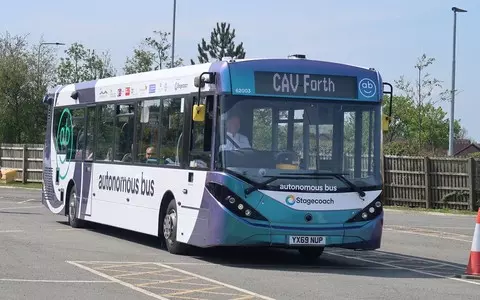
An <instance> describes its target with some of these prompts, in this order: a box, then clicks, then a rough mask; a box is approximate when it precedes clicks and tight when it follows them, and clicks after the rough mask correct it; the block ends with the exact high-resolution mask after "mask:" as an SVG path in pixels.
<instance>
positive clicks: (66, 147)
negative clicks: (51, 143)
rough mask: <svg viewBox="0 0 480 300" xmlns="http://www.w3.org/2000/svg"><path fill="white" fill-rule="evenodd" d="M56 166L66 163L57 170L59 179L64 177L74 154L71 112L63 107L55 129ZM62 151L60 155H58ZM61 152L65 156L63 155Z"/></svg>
mask: <svg viewBox="0 0 480 300" xmlns="http://www.w3.org/2000/svg"><path fill="white" fill-rule="evenodd" d="M55 142H56V144H57V149H58V150H57V168H58V164H59V163H60V165H62V166H64V165H65V164H67V166H66V168H65V167H64V168H62V170H59V177H60V179H62V180H63V179H65V178H66V177H67V174H68V170H69V169H70V161H71V160H72V157H73V156H74V153H73V151H74V149H73V123H72V114H71V112H70V110H69V109H68V108H65V109H64V110H63V112H62V114H61V116H60V120H59V121H58V129H57V138H56V141H55ZM60 153H62V155H60ZM63 154H64V155H65V156H63Z"/></svg>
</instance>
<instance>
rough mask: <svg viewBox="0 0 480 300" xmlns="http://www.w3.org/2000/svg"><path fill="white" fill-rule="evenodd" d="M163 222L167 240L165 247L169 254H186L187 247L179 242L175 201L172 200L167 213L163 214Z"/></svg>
mask: <svg viewBox="0 0 480 300" xmlns="http://www.w3.org/2000/svg"><path fill="white" fill-rule="evenodd" d="M161 221H162V231H161V232H162V233H163V238H164V239H165V245H166V247H167V250H168V252H170V253H172V254H178V255H182V254H186V252H187V245H185V244H183V243H180V242H178V241H177V222H178V214H177V205H176V204H175V199H171V200H170V202H169V203H168V207H167V209H166V211H165V212H164V213H163V219H162V220H161Z"/></svg>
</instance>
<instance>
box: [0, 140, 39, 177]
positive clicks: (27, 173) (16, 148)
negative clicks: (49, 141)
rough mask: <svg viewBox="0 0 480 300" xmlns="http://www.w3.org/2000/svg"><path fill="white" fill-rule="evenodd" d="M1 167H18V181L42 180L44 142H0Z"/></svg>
mask: <svg viewBox="0 0 480 300" xmlns="http://www.w3.org/2000/svg"><path fill="white" fill-rule="evenodd" d="M0 167H3V168H9V169H16V170H17V178H16V181H20V182H23V183H27V182H42V167H43V144H27V145H25V144H0Z"/></svg>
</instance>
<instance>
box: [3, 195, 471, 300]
mask: <svg viewBox="0 0 480 300" xmlns="http://www.w3.org/2000/svg"><path fill="white" fill-rule="evenodd" d="M65 221H66V218H65V217H62V216H55V215H52V214H51V213H50V212H49V211H48V209H46V208H45V207H43V206H42V205H41V203H40V193H39V192H38V191H25V190H10V189H2V188H0V291H2V293H1V297H0V298H1V299H65V298H66V296H65V295H68V297H67V298H69V299H99V298H102V299H238V300H240V299H242V300H243V299H321V298H327V299H389V300H390V299H402V300H403V299H478V295H479V294H480V282H479V281H474V280H463V279H457V278H454V277H453V276H454V275H455V274H462V273H463V272H464V271H465V267H466V266H465V264H466V263H467V261H468V255H469V250H470V245H471V238H472V235H473V226H474V218H473V217H465V216H459V217H450V216H431V215H424V214H412V213H403V212H387V217H386V224H385V231H384V240H383V242H382V248H381V249H380V250H379V251H373V252H355V251H348V250H341V249H328V250H327V251H326V252H325V254H324V255H323V256H322V257H321V259H319V260H318V261H316V262H314V263H310V264H306V263H304V262H303V261H302V260H301V258H300V256H299V255H297V253H296V252H295V251H293V252H292V251H284V250H265V249H261V250H259V249H236V248H233V249H232V248H222V249H208V250H201V249H196V250H194V251H192V253H190V255H189V256H176V255H171V254H169V253H168V252H166V251H165V250H164V249H162V248H160V247H159V244H158V240H157V239H155V238H154V237H149V236H145V235H141V234H136V233H132V232H128V231H124V230H119V229H115V228H111V227H107V226H101V225H92V226H89V227H87V228H85V229H72V228H70V227H69V226H68V225H67V224H66V223H65Z"/></svg>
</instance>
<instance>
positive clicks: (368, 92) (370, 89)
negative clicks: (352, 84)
mask: <svg viewBox="0 0 480 300" xmlns="http://www.w3.org/2000/svg"><path fill="white" fill-rule="evenodd" d="M358 90H359V91H360V94H362V96H363V97H365V98H372V97H373V96H375V94H376V93H377V85H376V84H375V82H373V80H371V79H370V78H363V79H362V80H360V82H359V83H358Z"/></svg>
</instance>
